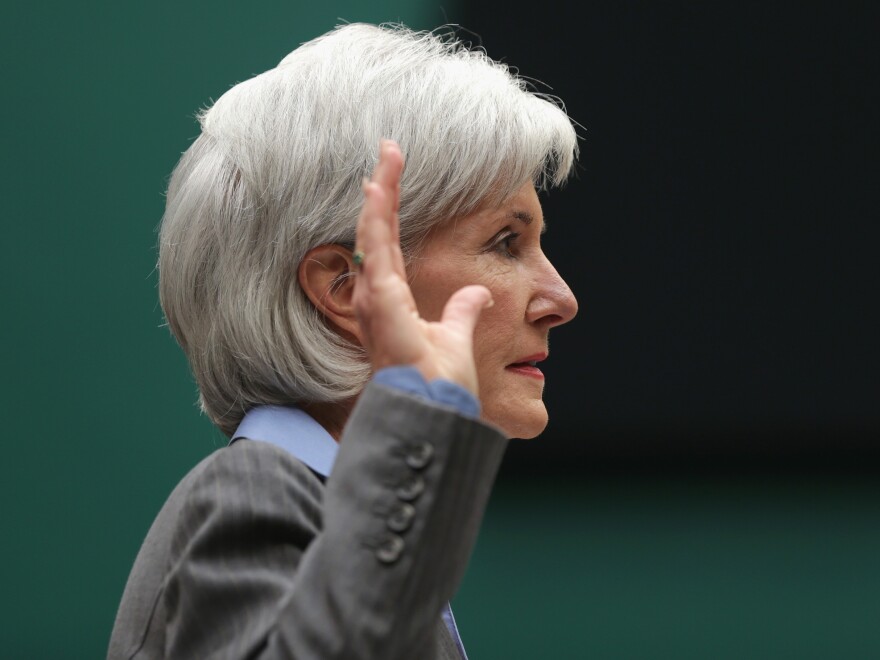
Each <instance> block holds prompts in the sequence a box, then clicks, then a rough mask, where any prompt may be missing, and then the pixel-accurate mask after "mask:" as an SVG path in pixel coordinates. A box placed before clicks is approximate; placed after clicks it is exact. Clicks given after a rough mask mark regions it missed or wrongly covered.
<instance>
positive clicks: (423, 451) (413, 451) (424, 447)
mask: <svg viewBox="0 0 880 660" xmlns="http://www.w3.org/2000/svg"><path fill="white" fill-rule="evenodd" d="M433 457H434V446H433V445H432V444H431V443H430V442H420V443H419V444H417V445H413V446H412V447H410V450H409V452H408V453H407V455H406V459H405V460H406V464H407V465H409V466H410V467H411V468H412V469H413V470H421V469H422V468H423V467H425V466H426V465H428V463H430V462H431V459H432V458H433Z"/></svg>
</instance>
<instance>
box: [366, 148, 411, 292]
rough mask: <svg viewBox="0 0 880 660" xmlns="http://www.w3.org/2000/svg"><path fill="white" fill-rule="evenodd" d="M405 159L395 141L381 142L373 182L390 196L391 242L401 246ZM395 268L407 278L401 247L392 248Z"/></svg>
mask: <svg viewBox="0 0 880 660" xmlns="http://www.w3.org/2000/svg"><path fill="white" fill-rule="evenodd" d="M403 166H404V159H403V153H402V152H401V150H400V146H399V145H398V144H397V143H396V142H395V141H394V140H381V141H380V143H379V164H378V165H377V166H376V170H375V171H374V173H373V180H374V181H375V182H376V183H378V184H379V185H381V186H382V187H383V188H384V189H385V191H386V192H387V194H388V195H389V202H390V210H391V216H390V217H389V227H390V230H391V240H392V242H393V243H394V244H395V246H399V245H400V214H399V213H400V179H401V176H402V175H403ZM392 252H393V257H394V267H395V270H396V271H397V273H398V275H400V276H401V277H403V278H405V277H406V271H405V268H404V262H403V257H402V256H400V249H399V247H394V248H392Z"/></svg>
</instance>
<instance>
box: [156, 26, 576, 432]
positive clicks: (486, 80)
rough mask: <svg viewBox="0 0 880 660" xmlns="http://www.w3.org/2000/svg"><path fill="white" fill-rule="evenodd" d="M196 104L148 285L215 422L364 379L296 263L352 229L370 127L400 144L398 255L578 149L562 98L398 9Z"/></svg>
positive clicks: (344, 394) (363, 363) (372, 145)
mask: <svg viewBox="0 0 880 660" xmlns="http://www.w3.org/2000/svg"><path fill="white" fill-rule="evenodd" d="M198 119H199V122H200V124H201V129H202V131H201V135H200V136H199V137H198V138H197V139H196V140H195V142H194V143H193V144H192V146H191V147H190V148H189V149H188V150H187V151H186V152H185V153H184V154H183V156H182V158H181V159H180V162H179V163H178V164H177V166H176V167H175V169H174V172H173V174H172V176H171V181H170V184H169V188H168V197H167V206H166V210H165V215H164V217H163V219H162V226H161V230H160V236H159V294H160V300H161V303H162V309H163V310H164V312H165V317H166V319H167V321H168V325H169V327H170V329H171V332H172V333H173V334H174V336H175V338H176V339H177V341H178V342H179V343H180V345H181V347H182V348H183V350H184V352H185V353H186V355H187V358H188V359H189V363H190V366H191V368H192V371H193V374H194V376H195V379H196V382H197V383H198V386H199V392H200V403H201V406H202V410H204V412H205V413H206V414H207V415H208V416H209V417H210V419H211V420H212V421H213V422H214V423H215V424H216V425H217V426H219V427H220V429H221V430H223V432H224V433H226V434H227V435H230V434H231V433H233V432H234V430H235V428H236V426H237V425H238V423H239V422H240V421H241V418H242V417H243V415H244V413H245V412H247V410H248V409H250V408H251V407H253V406H255V405H259V404H278V405H290V404H297V403H303V402H333V401H342V400H345V399H348V398H350V397H353V396H356V395H357V394H358V393H359V392H360V391H361V389H362V388H363V387H364V385H365V384H366V381H367V380H368V379H369V377H370V365H369V361H368V360H367V359H366V356H365V354H364V351H363V349H362V348H361V347H360V346H357V345H352V344H351V343H350V342H348V341H346V340H345V339H344V338H342V337H340V336H339V335H338V334H337V333H336V332H334V330H333V329H332V328H331V327H329V326H328V325H327V324H326V323H325V322H324V319H323V318H322V317H321V315H320V314H319V313H318V311H317V310H316V309H315V307H314V306H313V305H312V304H311V302H310V301H309V299H308V297H307V296H306V295H305V293H304V292H303V291H302V289H301V288H300V287H299V284H298V282H297V269H298V266H299V264H300V262H301V260H302V259H303V256H304V255H305V254H306V253H307V252H308V251H309V250H310V249H312V248H314V247H316V246H319V245H324V244H328V243H342V244H349V245H350V244H353V242H354V235H355V225H356V222H357V217H358V214H359V211H360V206H361V201H362V193H361V180H362V178H363V177H364V176H365V175H368V174H369V173H370V171H371V170H372V168H373V166H374V165H375V163H376V159H377V154H378V143H379V139H380V138H383V137H385V138H391V139H394V140H396V141H397V142H398V143H399V144H400V147H401V149H402V151H403V153H404V155H405V157H406V170H405V172H404V175H403V180H402V183H401V209H400V227H401V229H400V236H401V245H402V247H403V250H404V254H405V255H406V256H407V258H408V259H410V258H412V257H413V255H415V254H417V251H418V247H419V244H420V241H421V240H423V239H424V238H425V237H426V236H427V235H428V232H429V230H430V229H431V228H432V227H434V226H436V225H438V224H439V223H442V222H444V221H445V220H448V219H451V218H455V217H461V216H464V215H467V214H468V213H471V212H473V211H475V210H478V209H479V208H481V207H483V206H484V205H486V204H491V203H500V202H501V201H503V200H504V199H505V198H507V197H508V196H510V195H511V194H513V193H514V192H515V191H516V190H518V189H519V188H520V187H521V186H522V185H523V184H524V183H526V182H527V181H532V182H534V184H535V185H536V186H537V187H538V188H539V189H545V188H547V187H549V186H551V185H560V184H562V183H563V182H564V181H565V180H566V178H567V177H568V175H569V173H570V171H571V169H572V167H573V164H574V159H575V157H576V155H577V138H576V135H575V131H574V128H573V126H572V122H571V120H570V119H569V118H568V117H567V115H566V114H565V111H564V109H563V108H562V107H561V104H559V103H558V102H555V100H554V99H552V98H550V97H546V96H542V95H538V94H535V93H533V92H531V91H529V89H528V86H527V83H526V82H524V81H523V80H522V79H521V78H519V77H518V76H516V75H515V74H513V73H512V72H511V71H510V70H509V69H508V67H507V66H505V65H503V64H499V63H497V62H494V61H493V60H491V59H490V58H489V57H488V56H487V55H486V54H485V53H484V52H482V51H479V50H470V49H468V48H467V47H466V46H464V45H463V44H461V43H460V42H458V41H456V40H455V39H453V38H452V37H449V36H446V37H444V36H438V35H436V34H433V33H416V32H412V31H410V30H408V29H406V28H404V27H402V26H381V27H376V26H372V25H363V24H352V25H345V26H342V27H338V28H336V29H335V30H333V31H331V32H329V33H327V34H325V35H323V36H321V37H319V38H317V39H314V40H313V41H310V42H307V43H305V44H303V45H302V46H300V47H299V48H297V49H296V50H294V51H293V52H292V53H290V54H289V55H287V56H286V57H285V58H284V59H283V60H282V61H281V63H280V64H279V65H278V66H277V67H275V68H274V69H271V70H269V71H266V72H265V73H263V74H260V75H258V76H256V77H255V78H252V79H250V80H247V81H245V82H242V83H240V84H238V85H236V86H235V87H233V88H231V89H230V90H229V91H227V92H226V93H225V94H224V95H223V96H221V97H220V99H219V100H218V101H217V102H216V103H214V105H213V106H212V107H211V108H209V109H206V110H204V111H202V112H201V113H199V115H198Z"/></svg>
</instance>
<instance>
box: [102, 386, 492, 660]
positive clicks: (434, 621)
mask: <svg viewBox="0 0 880 660" xmlns="http://www.w3.org/2000/svg"><path fill="white" fill-rule="evenodd" d="M505 446H506V440H505V439H504V437H503V436H502V434H501V433H499V432H498V431H497V430H496V429H494V428H492V427H490V426H488V425H486V424H483V423H482V422H479V421H477V420H471V419H468V418H465V417H463V416H461V415H459V414H458V413H456V412H454V411H452V410H450V409H448V408H445V407H442V406H438V405H436V404H432V403H428V402H425V401H423V400H421V399H418V398H416V397H414V396H411V395H409V394H406V393H403V392H400V391H397V390H393V389H389V388H385V387H382V386H380V385H377V384H375V383H372V384H370V385H368V386H367V388H366V389H365V391H364V393H363V394H362V396H361V398H360V400H359V402H358V405H357V406H356V408H355V410H354V412H353V414H352V417H351V419H350V420H349V423H348V425H347V427H346V431H345V433H344V435H343V438H342V440H341V443H340V450H339V454H338V456H337V458H336V463H335V464H334V468H333V472H332V474H331V475H330V478H329V479H328V480H327V483H326V484H324V483H323V482H322V480H321V479H319V478H318V477H317V476H316V475H315V474H314V473H312V472H311V471H310V470H309V469H308V468H307V467H305V466H304V465H303V464H302V463H300V462H299V461H298V460H296V459H295V458H293V457H292V456H291V455H290V454H288V453H287V452H285V451H284V450H282V449H279V448H278V447H276V446H274V445H271V444H268V443H264V442H259V441H249V440H242V441H239V442H237V443H234V444H232V445H231V446H229V447H226V448H223V449H220V450H218V451H217V452H215V453H214V454H212V455H211V456H209V457H208V458H206V459H205V460H204V461H202V462H201V463H200V464H199V465H198V466H196V467H195V468H194V469H193V470H192V471H191V472H190V473H189V474H188V475H187V476H186V477H185V478H184V479H183V481H181V483H180V484H179V485H178V486H177V488H176V489H175V490H174V492H173V493H172V494H171V496H170V497H169V499H168V501H167V502H166V503H165V506H164V507H163V508H162V510H161V511H160V512H159V515H158V516H157V518H156V520H155V522H154V523H153V526H152V528H151V529H150V531H149V533H148V535H147V538H146V540H145V541H144V544H143V546H142V548H141V550H140V553H139V554H138V557H137V559H136V561H135V564H134V567H133V569H132V572H131V575H130V576H129V579H128V584H127V585H126V588H125V593H124V594H123V597H122V602H121V604H120V606H119V612H118V613H117V616H116V624H115V626H114V628H113V634H112V637H111V639H110V649H109V652H108V657H109V658H112V659H116V658H134V657H136V658H186V659H207V658H383V659H384V658H389V659H391V658H408V659H409V658H419V659H421V658H458V652H457V650H456V648H455V646H454V643H453V641H452V638H451V636H450V635H449V633H448V631H447V630H446V627H445V625H444V624H443V622H442V619H441V617H440V611H441V609H442V607H443V605H444V604H445V603H446V602H447V601H448V600H449V599H450V598H451V596H452V595H453V593H454V592H455V590H456V588H457V586H458V584H459V582H460V581H461V578H462V575H463V573H464V569H465V566H466V564H467V562H468V559H469V557H470V553H471V549H472V547H473V544H474V541H475V539H476V535H477V530H478V527H479V524H480V521H481V519H482V516H483V511H484V509H485V506H486V502H487V500H488V498H489V493H490V490H491V486H492V482H493V480H494V477H495V474H496V472H497V469H498V466H499V464H500V462H501V457H502V454H503V452H504V448H505Z"/></svg>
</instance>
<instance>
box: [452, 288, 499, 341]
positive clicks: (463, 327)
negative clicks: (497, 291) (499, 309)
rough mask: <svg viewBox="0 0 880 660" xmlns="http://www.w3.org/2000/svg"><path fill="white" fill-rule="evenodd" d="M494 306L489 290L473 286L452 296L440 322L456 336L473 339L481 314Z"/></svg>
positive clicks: (462, 289)
mask: <svg viewBox="0 0 880 660" xmlns="http://www.w3.org/2000/svg"><path fill="white" fill-rule="evenodd" d="M494 304H495V301H493V300H492V293H491V292H490V291H489V289H487V288H486V287H484V286H480V285H478V284H472V285H470V286H466V287H463V288H461V289H459V290H458V291H456V292H455V293H453V294H452V297H450V298H449V300H448V301H447V302H446V306H445V307H444V308H443V316H442V318H441V319H440V322H441V323H442V324H443V325H445V326H446V327H447V328H449V329H450V330H452V331H453V332H455V333H456V334H460V335H462V336H466V337H468V338H471V337H473V334H474V327H475V326H476V325H477V320H478V319H479V318H480V313H481V312H482V311H483V310H484V309H487V308H489V307H491V306H492V305H494Z"/></svg>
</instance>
